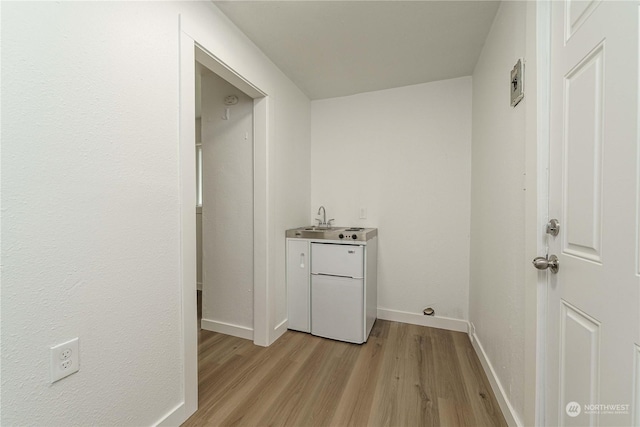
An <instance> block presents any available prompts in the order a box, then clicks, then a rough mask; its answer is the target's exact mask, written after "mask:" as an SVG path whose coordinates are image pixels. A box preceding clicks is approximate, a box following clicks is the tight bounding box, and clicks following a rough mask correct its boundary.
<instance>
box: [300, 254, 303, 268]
mask: <svg viewBox="0 0 640 427" xmlns="http://www.w3.org/2000/svg"><path fill="white" fill-rule="evenodd" d="M300 268H304V252H301V253H300Z"/></svg>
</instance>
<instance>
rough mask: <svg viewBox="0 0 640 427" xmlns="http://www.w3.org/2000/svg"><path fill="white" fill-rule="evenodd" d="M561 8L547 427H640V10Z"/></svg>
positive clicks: (557, 13)
mask: <svg viewBox="0 0 640 427" xmlns="http://www.w3.org/2000/svg"><path fill="white" fill-rule="evenodd" d="M551 7H552V16H551V134H550V136H551V147H550V148H551V159H550V173H549V175H550V188H549V216H550V218H557V219H558V220H559V221H560V234H559V235H558V236H557V237H552V236H549V254H555V255H557V256H558V258H559V267H560V268H559V271H558V273H557V274H553V273H551V272H548V273H547V274H548V281H549V291H548V292H549V293H548V295H549V301H548V318H547V325H548V330H547V337H548V341H547V356H548V358H547V377H546V382H547V383H546V390H545V392H546V399H545V408H546V410H545V413H546V415H545V416H546V420H545V424H546V425H549V426H554V425H563V426H564V425H581V426H584V425H603V426H605V425H606V426H613V425H625V426H629V425H632V424H633V423H636V425H637V423H638V415H637V414H636V415H634V414H633V411H634V410H635V411H640V407H638V405H637V402H638V399H640V397H639V396H638V395H639V394H640V393H637V392H635V391H634V390H636V388H637V387H638V386H639V385H640V379H639V378H640V372H639V369H638V367H640V365H638V363H640V362H639V360H640V358H639V353H638V352H639V347H638V344H639V343H640V338H639V336H638V335H639V332H640V331H639V329H640V328H639V315H638V312H639V309H640V307H639V303H640V295H639V292H638V288H639V287H640V271H639V268H640V259H639V249H638V245H639V240H640V236H639V223H638V222H639V221H638V208H637V206H638V203H639V201H638V191H639V183H638V179H639V178H638V156H639V154H638V15H639V12H640V11H639V3H638V2H637V1H624V2H623V1H568V0H566V1H557V2H552V6H551ZM634 417H635V420H634Z"/></svg>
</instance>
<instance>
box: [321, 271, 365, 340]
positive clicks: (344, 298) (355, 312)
mask: <svg viewBox="0 0 640 427" xmlns="http://www.w3.org/2000/svg"><path fill="white" fill-rule="evenodd" d="M362 287H363V279H350V278H348V277H337V276H323V275H313V276H311V292H312V297H311V299H312V304H311V313H312V314H311V316H312V321H311V325H312V327H311V333H312V334H313V335H317V336H320V337H325V338H331V339H334V340H340V341H347V342H353V343H362V342H364V307H363V296H364V293H363V288H362Z"/></svg>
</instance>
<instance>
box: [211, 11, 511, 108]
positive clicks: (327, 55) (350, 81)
mask: <svg viewBox="0 0 640 427" xmlns="http://www.w3.org/2000/svg"><path fill="white" fill-rule="evenodd" d="M214 3H215V4H216V5H217V6H218V7H219V8H220V9H221V10H222V12H223V13H225V14H226V15H227V16H228V17H229V19H231V21H233V22H234V23H235V24H236V25H237V26H238V27H239V28H240V29H241V30H242V31H243V32H244V33H245V34H246V35H247V36H248V37H249V38H250V39H251V40H252V41H253V42H254V43H255V44H256V45H257V46H258V47H259V48H260V49H261V50H262V51H263V52H264V53H265V54H266V55H267V56H268V57H269V58H271V60H272V61H273V62H274V63H275V64H276V65H277V66H278V67H279V68H280V69H281V70H282V71H283V72H284V73H285V74H286V75H287V76H288V77H289V78H290V79H291V80H293V81H294V82H295V83H296V84H297V85H298V87H300V89H302V91H303V92H305V93H306V94H307V96H308V97H309V98H311V99H322V98H332V97H337V96H345V95H352V94H355V93H362V92H369V91H374V90H381V89H388V88H393V87H400V86H407V85H412V84H418V83H426V82H430V81H435V80H443V79H450V78H455V77H461V76H468V75H471V74H472V72H473V68H474V67H475V64H476V61H477V60H478V57H479V55H480V51H481V50H482V46H483V45H484V41H485V38H486V36H487V34H488V33H489V29H490V27H491V24H492V22H493V18H494V16H495V14H496V11H497V10H498V5H499V1H482V0H477V1H399V0H387V1H354V0H351V1H237V0H236V1H214Z"/></svg>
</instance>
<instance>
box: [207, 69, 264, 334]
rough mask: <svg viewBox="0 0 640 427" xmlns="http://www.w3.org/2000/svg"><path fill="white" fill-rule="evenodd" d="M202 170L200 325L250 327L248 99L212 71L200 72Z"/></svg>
mask: <svg viewBox="0 0 640 427" xmlns="http://www.w3.org/2000/svg"><path fill="white" fill-rule="evenodd" d="M228 95H235V96H237V97H238V103H237V104H236V105H229V106H227V105H225V104H224V99H225V97H226V96H228ZM226 108H228V109H229V115H228V119H227V120H225V119H224V118H223V117H225V114H226V113H225V109H226ZM202 172H203V173H202V184H203V185H202V188H203V194H202V200H203V202H202V268H203V270H202V273H203V276H202V277H203V282H202V319H203V320H202V327H203V329H212V330H216V328H215V326H216V325H220V324H223V325H233V326H238V327H240V328H243V329H245V330H246V329H248V330H251V331H252V330H253V99H251V98H250V97H248V96H247V95H245V94H244V93H242V92H240V90H238V89H236V88H235V87H234V86H232V85H230V84H229V83H227V82H226V81H225V80H223V79H221V78H220V77H218V76H217V75H215V74H213V73H208V74H204V75H202Z"/></svg>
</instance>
